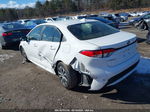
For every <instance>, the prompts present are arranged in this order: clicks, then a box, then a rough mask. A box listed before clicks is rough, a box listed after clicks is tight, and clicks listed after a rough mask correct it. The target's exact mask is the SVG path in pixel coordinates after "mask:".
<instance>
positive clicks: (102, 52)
mask: <svg viewBox="0 0 150 112" xmlns="http://www.w3.org/2000/svg"><path fill="white" fill-rule="evenodd" d="M114 51H115V49H104V50H85V51H81V52H80V54H82V55H85V56H88V57H100V58H103V57H108V56H110V55H111V54H112V53H113V52H114Z"/></svg>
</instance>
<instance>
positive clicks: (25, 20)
mask: <svg viewBox="0 0 150 112" xmlns="http://www.w3.org/2000/svg"><path fill="white" fill-rule="evenodd" d="M28 21H30V19H20V20H18V22H19V23H20V24H25V23H26V22H28Z"/></svg>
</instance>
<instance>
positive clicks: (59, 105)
mask: <svg viewBox="0 0 150 112" xmlns="http://www.w3.org/2000/svg"><path fill="white" fill-rule="evenodd" d="M121 29H122V30H124V31H128V32H132V33H135V34H137V37H138V38H139V39H138V40H139V51H140V53H141V55H142V56H144V57H150V45H147V44H146V43H145V36H146V33H147V32H146V31H138V30H137V29H135V28H132V27H129V26H124V27H121ZM137 79H138V80H137ZM149 94H150V75H148V74H147V75H141V74H135V73H134V74H132V75H131V76H129V77H128V78H127V79H126V80H124V81H123V82H121V83H119V84H117V85H116V86H114V87H113V89H112V90H109V91H107V90H104V91H98V92H88V91H86V90H85V89H84V88H78V89H76V90H74V91H69V90H66V89H65V88H63V87H62V86H61V84H60V82H59V80H58V78H57V77H56V76H55V75H52V74H51V73H49V72H47V71H45V70H43V69H41V68H39V67H38V66H36V65H34V64H32V63H25V64H22V57H21V55H20V52H19V51H18V49H17V48H15V47H14V48H12V47H11V48H8V49H6V50H0V109H150V95H149Z"/></svg>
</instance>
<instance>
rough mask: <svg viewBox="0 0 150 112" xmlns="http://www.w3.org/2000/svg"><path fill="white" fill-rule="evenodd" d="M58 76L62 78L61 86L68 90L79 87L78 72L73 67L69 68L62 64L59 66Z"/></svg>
mask: <svg viewBox="0 0 150 112" xmlns="http://www.w3.org/2000/svg"><path fill="white" fill-rule="evenodd" d="M56 70H57V74H58V76H59V78H60V82H61V84H62V85H63V86H64V87H65V88H67V89H73V88H75V87H76V86H77V83H78V79H77V72H76V71H74V70H73V69H72V67H71V66H67V65H65V64H64V63H62V62H60V63H58V65H57V69H56Z"/></svg>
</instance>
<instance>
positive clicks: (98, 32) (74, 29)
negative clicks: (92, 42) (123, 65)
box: [68, 21, 119, 40]
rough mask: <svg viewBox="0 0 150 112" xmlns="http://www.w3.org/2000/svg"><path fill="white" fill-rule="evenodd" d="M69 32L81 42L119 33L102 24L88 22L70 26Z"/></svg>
mask: <svg viewBox="0 0 150 112" xmlns="http://www.w3.org/2000/svg"><path fill="white" fill-rule="evenodd" d="M68 30H69V31H70V32H71V33H72V34H73V35H74V36H75V37H77V38H78V39H79V40H88V39H95V38H99V37H103V36H107V35H110V34H114V33H117V32H119V30H117V29H115V28H113V27H111V26H109V25H106V24H104V23H102V22H99V21H95V22H86V23H81V24H75V25H71V26H68Z"/></svg>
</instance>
